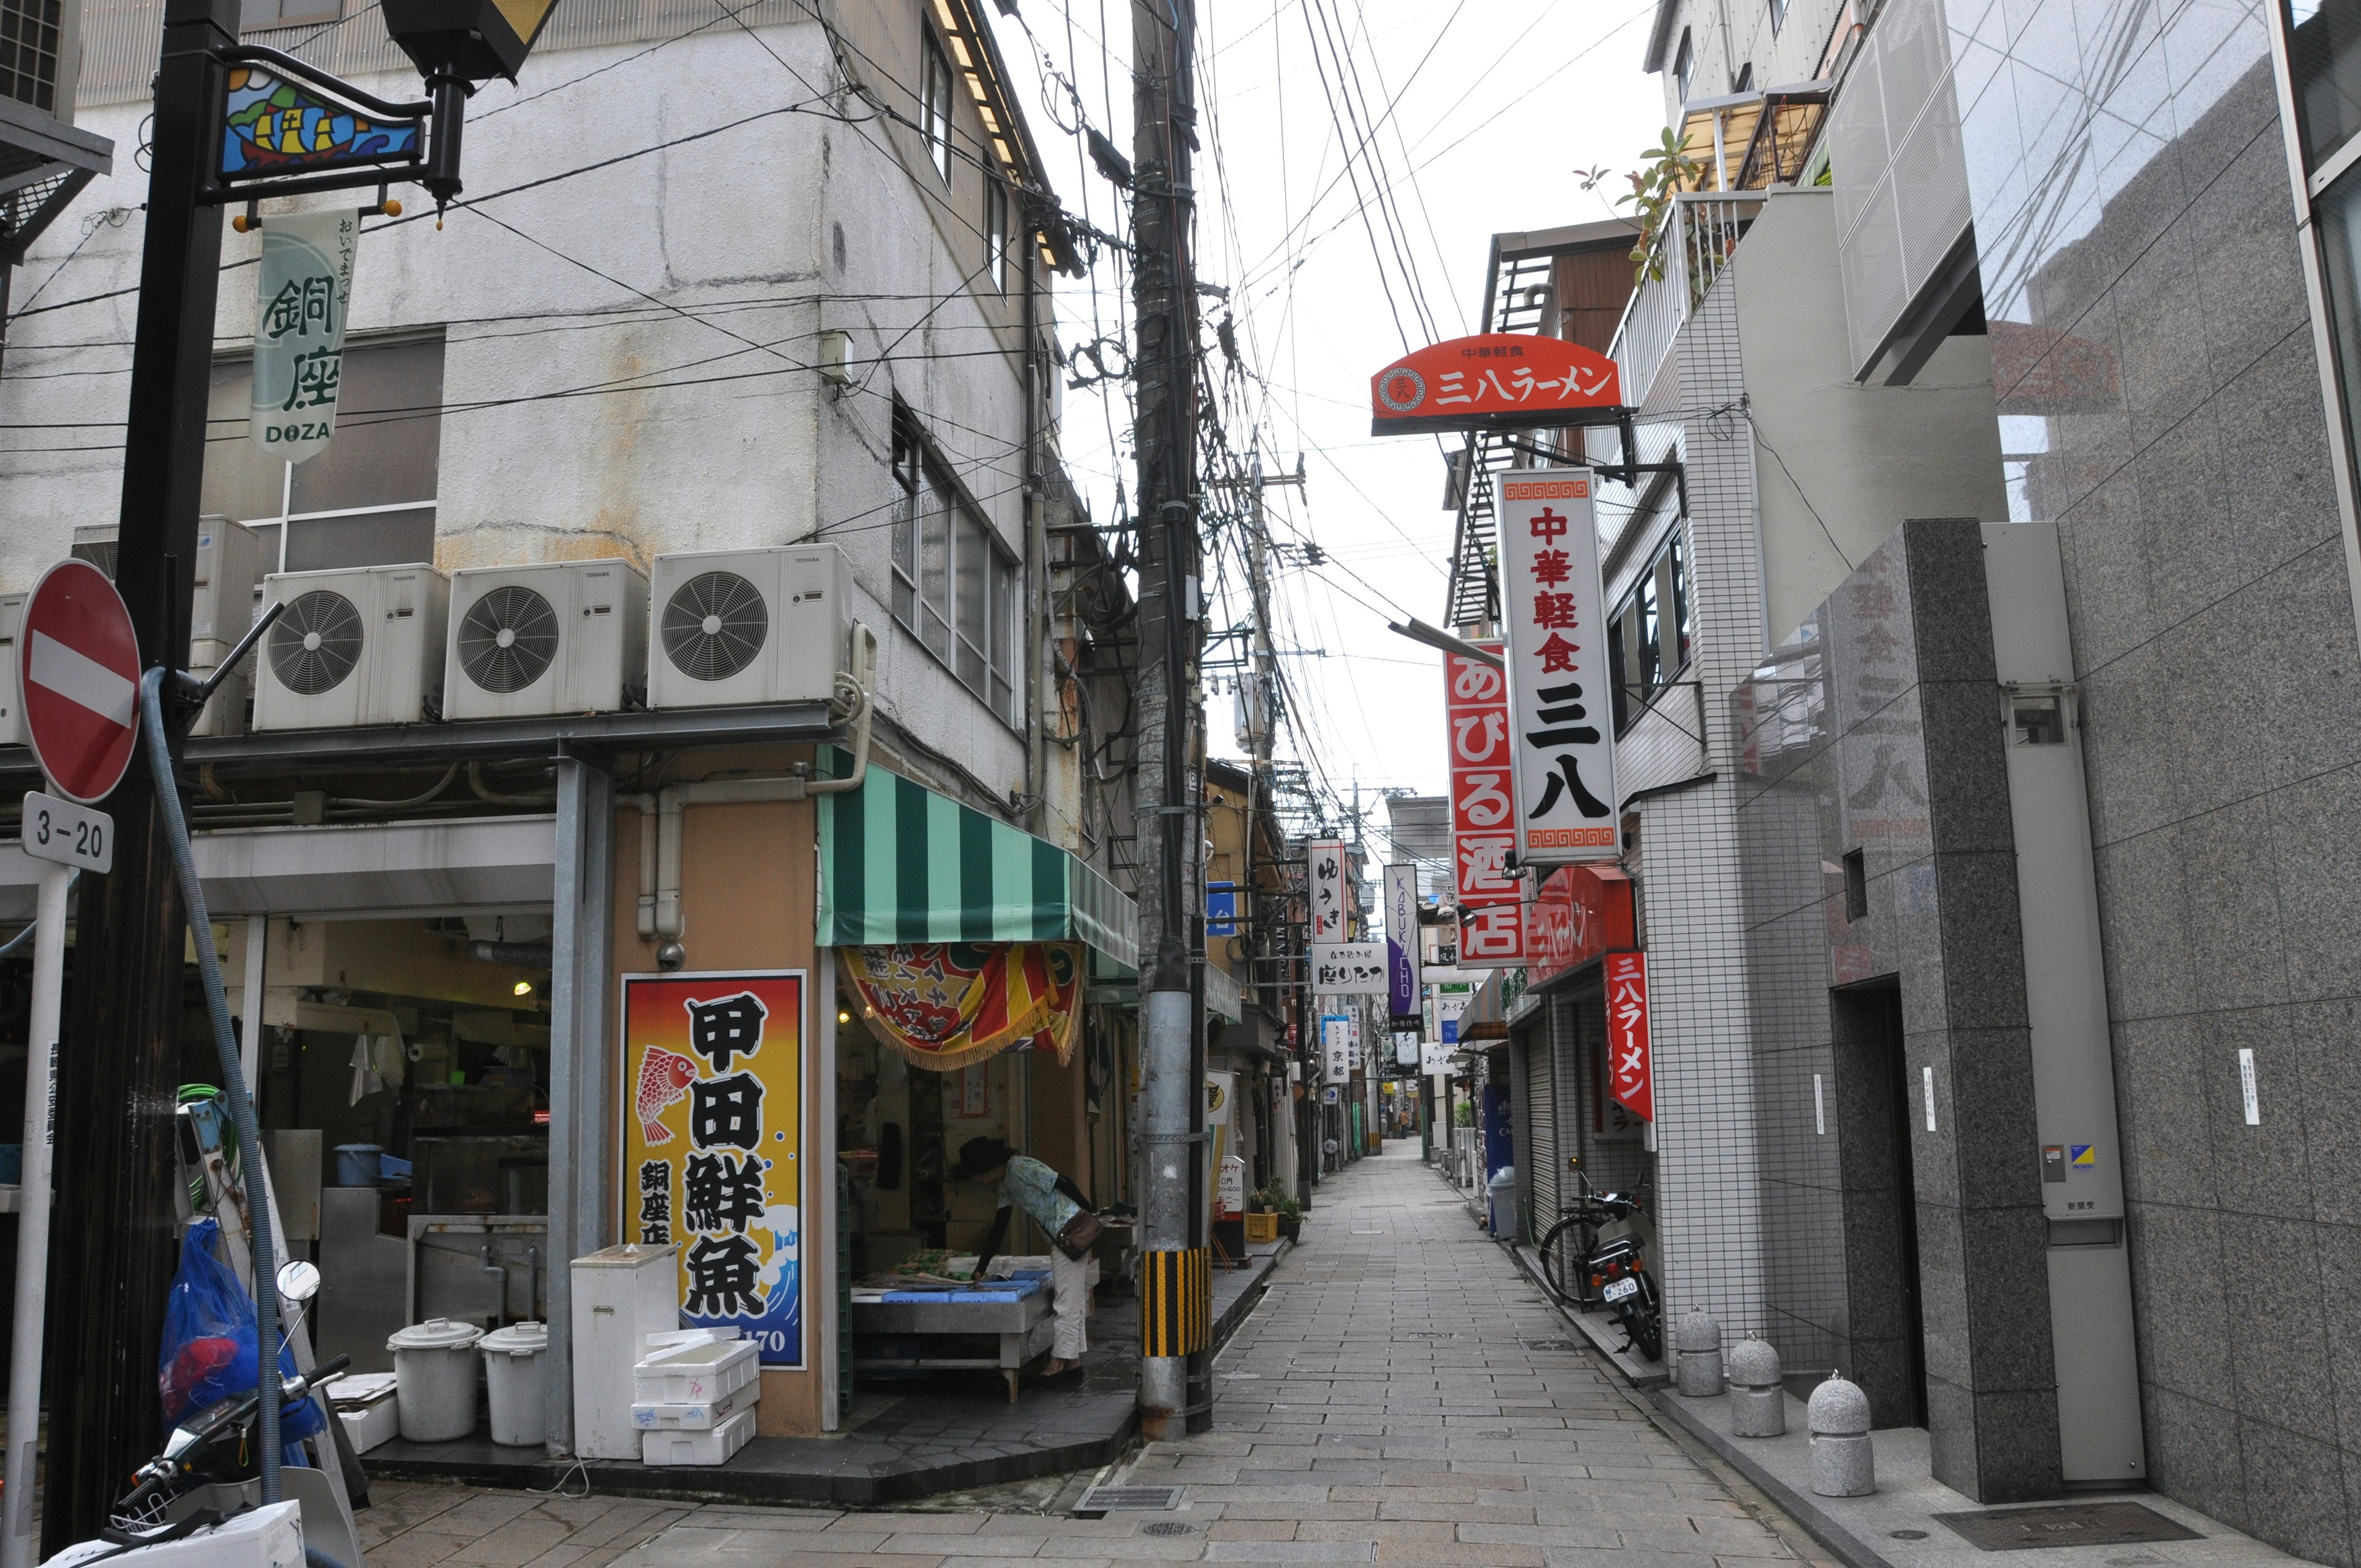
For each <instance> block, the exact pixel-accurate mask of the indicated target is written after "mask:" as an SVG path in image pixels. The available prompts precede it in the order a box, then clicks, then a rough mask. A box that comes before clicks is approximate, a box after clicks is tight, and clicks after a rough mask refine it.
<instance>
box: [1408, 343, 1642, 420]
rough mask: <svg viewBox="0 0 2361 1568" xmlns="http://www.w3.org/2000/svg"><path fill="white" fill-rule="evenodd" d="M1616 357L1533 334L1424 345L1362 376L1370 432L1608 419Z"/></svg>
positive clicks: (1614, 408)
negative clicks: (1366, 386) (1366, 377)
mask: <svg viewBox="0 0 2361 1568" xmlns="http://www.w3.org/2000/svg"><path fill="white" fill-rule="evenodd" d="M1622 402H1623V384H1622V379H1621V377H1620V375H1619V374H1618V373H1617V370H1616V367H1615V361H1613V360H1612V359H1609V357H1607V356H1605V355H1604V354H1601V353H1599V352H1598V351H1597V350H1596V349H1590V348H1585V347H1584V346H1582V345H1580V344H1578V343H1569V342H1567V341H1566V340H1565V339H1564V338H1558V337H1543V336H1542V335H1541V334H1538V333H1526V332H1490V333H1484V334H1479V335H1477V336H1474V337H1455V338H1451V339H1449V340H1447V341H1445V342H1443V343H1431V344H1429V345H1426V346H1425V347H1424V348H1421V349H1416V350H1413V351H1412V352H1411V353H1409V354H1406V355H1404V356H1402V357H1401V358H1400V359H1397V360H1395V361H1394V362H1393V363H1392V364H1390V365H1389V366H1387V367H1385V368H1384V369H1382V370H1380V371H1378V373H1377V374H1376V375H1374V376H1372V377H1370V378H1369V433H1370V434H1371V435H1409V434H1415V433H1423V432H1426V431H1451V430H1476V429H1493V430H1548V429H1555V428H1559V427H1563V426H1565V425H1579V424H1603V423H1611V422H1614V421H1615V420H1616V419H1617V418H1618V416H1620V414H1621V413H1622V412H1623V411H1624V410H1623V408H1622V406H1621V405H1622Z"/></svg>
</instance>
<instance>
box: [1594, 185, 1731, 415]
mask: <svg viewBox="0 0 2361 1568" xmlns="http://www.w3.org/2000/svg"><path fill="white" fill-rule="evenodd" d="M1762 210H1763V198H1762V197H1761V196H1759V195H1755V194H1752V193H1751V192H1735V193H1730V194H1724V193H1722V192H1704V193H1698V194H1683V195H1679V196H1675V198H1673V216H1672V221H1670V222H1669V223H1667V224H1665V225H1664V228H1663V229H1662V230H1660V231H1659V232H1658V233H1657V235H1656V239H1655V244H1654V247H1653V249H1652V250H1651V251H1650V253H1649V255H1650V260H1651V262H1652V265H1651V266H1650V268H1649V269H1648V271H1649V272H1650V273H1653V274H1654V276H1643V277H1642V279H1641V280H1640V286H1639V287H1638V288H1637V289H1634V290H1633V291H1631V302H1630V303H1629V304H1627V305H1625V306H1624V307H1623V319H1622V321H1621V322H1620V323H1617V325H1616V328H1615V341H1614V345H1613V346H1612V348H1611V350H1610V352H1611V354H1612V355H1613V357H1614V360H1615V366H1616V369H1617V370H1618V371H1619V372H1620V374H1621V376H1622V378H1623V397H1624V400H1625V401H1627V402H1630V403H1632V404H1633V405H1635V406H1640V405H1644V404H1645V402H1646V400H1647V396H1648V389H1649V388H1650V387H1652V386H1653V385H1654V384H1655V379H1656V370H1657V367H1660V366H1662V365H1663V364H1664V356H1665V355H1666V354H1667V353H1669V352H1670V351H1671V349H1672V346H1673V338H1674V336H1675V334H1677V333H1679V331H1680V330H1681V323H1683V322H1686V321H1687V320H1688V319H1689V316H1690V314H1691V313H1693V312H1695V311H1696V309H1697V306H1699V305H1700V304H1703V303H1704V302H1705V297H1706V295H1707V294H1708V293H1710V292H1711V291H1712V290H1713V285H1714V282H1715V280H1717V279H1719V277H1720V276H1721V274H1722V271H1723V269H1726V268H1728V267H1729V265H1730V258H1731V257H1732V256H1734V255H1736V254H1737V252H1738V242H1739V241H1740V240H1741V238H1743V237H1744V236H1745V234H1746V231H1747V229H1748V228H1749V227H1750V226H1752V224H1753V222H1754V218H1755V214H1758V213H1760V212H1762Z"/></svg>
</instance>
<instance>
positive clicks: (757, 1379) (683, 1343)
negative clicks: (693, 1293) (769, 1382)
mask: <svg viewBox="0 0 2361 1568" xmlns="http://www.w3.org/2000/svg"><path fill="white" fill-rule="evenodd" d="M761 1348H762V1347H761V1346H760V1345H759V1344H757V1343H755V1342H754V1341H752V1340H750V1339H741V1338H740V1337H739V1333H738V1331H737V1330H736V1329H683V1330H681V1331H679V1332H676V1333H668V1334H651V1335H649V1336H648V1354H646V1355H645V1356H644V1357H642V1359H641V1361H640V1363H639V1365H636V1366H634V1367H633V1368H631V1425H632V1426H633V1427H634V1428H636V1429H637V1430H638V1431H639V1434H640V1457H641V1459H642V1460H643V1461H644V1462H645V1463H647V1464H721V1463H722V1462H723V1461H725V1460H727V1459H728V1458H729V1457H730V1455H731V1454H733V1453H737V1452H738V1451H739V1450H740V1449H741V1448H743V1447H745V1446H746V1442H747V1440H748V1439H749V1438H752V1436H753V1435H754V1408H755V1404H756V1402H757V1401H758V1400H759V1399H760V1398H762V1393H763V1379H762V1370H763V1369H762V1364H761V1357H760V1351H761Z"/></svg>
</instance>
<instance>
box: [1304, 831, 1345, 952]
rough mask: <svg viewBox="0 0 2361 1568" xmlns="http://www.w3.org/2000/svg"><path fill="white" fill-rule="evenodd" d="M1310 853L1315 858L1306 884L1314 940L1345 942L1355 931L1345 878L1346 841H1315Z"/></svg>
mask: <svg viewBox="0 0 2361 1568" xmlns="http://www.w3.org/2000/svg"><path fill="white" fill-rule="evenodd" d="M1308 852H1309V854H1310V855H1311V857H1312V865H1311V872H1310V876H1309V878H1308V881H1307V884H1306V888H1307V894H1308V896H1309V898H1310V901H1311V905H1312V909H1311V913H1312V940H1313V941H1315V942H1341V941H1344V940H1345V938H1346V937H1347V935H1348V934H1349V933H1350V931H1351V929H1352V926H1351V916H1352V909H1353V905H1352V895H1351V894H1350V893H1349V892H1348V891H1347V890H1346V889H1347V883H1346V878H1345V841H1344V840H1343V839H1313V840H1312V843H1311V846H1310V849H1309V850H1308Z"/></svg>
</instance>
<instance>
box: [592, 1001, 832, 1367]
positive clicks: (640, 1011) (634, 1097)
mask: <svg viewBox="0 0 2361 1568" xmlns="http://www.w3.org/2000/svg"><path fill="white" fill-rule="evenodd" d="M806 994H807V977H806V975H805V972H804V971H803V970H757V971H752V972H746V973H737V974H631V975H625V976H624V977H623V1067H624V1071H623V1080H622V1081H623V1088H624V1091H625V1093H626V1094H627V1095H628V1096H629V1100H628V1102H626V1104H625V1105H624V1107H623V1115H622V1118H621V1120H622V1161H621V1165H620V1172H621V1178H622V1179H621V1180H620V1182H619V1183H618V1184H617V1185H618V1189H619V1191H620V1195H621V1199H622V1215H621V1219H622V1225H621V1235H622V1238H623V1239H624V1240H625V1241H627V1242H640V1243H642V1244H644V1245H650V1246H676V1247H678V1248H679V1249H680V1303H681V1305H680V1310H681V1321H683V1322H686V1323H690V1324H693V1325H696V1326H697V1327H700V1328H705V1327H713V1328H736V1329H741V1330H743V1331H744V1332H745V1334H746V1336H747V1337H748V1338H749V1339H752V1340H754V1341H756V1342H758V1343H760V1344H761V1345H762V1347H763V1350H762V1357H763V1365H765V1366H802V1365H805V1348H804V1304H803V1267H802V1262H803V1211H804V1176H803V1159H802V1156H803V1081H804V1036H805V1023H804V998H805V996H806Z"/></svg>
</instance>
